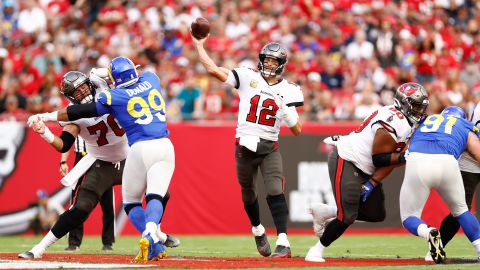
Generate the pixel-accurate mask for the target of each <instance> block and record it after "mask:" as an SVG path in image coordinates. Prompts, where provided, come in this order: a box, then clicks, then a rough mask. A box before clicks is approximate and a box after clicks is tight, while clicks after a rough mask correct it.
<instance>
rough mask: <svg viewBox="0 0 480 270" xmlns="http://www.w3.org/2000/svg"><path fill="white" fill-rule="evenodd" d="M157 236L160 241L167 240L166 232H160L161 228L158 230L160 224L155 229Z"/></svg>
mask: <svg viewBox="0 0 480 270" xmlns="http://www.w3.org/2000/svg"><path fill="white" fill-rule="evenodd" d="M157 237H158V239H159V240H160V242H161V243H165V241H167V234H166V233H164V232H162V230H160V225H159V226H158V229H157Z"/></svg>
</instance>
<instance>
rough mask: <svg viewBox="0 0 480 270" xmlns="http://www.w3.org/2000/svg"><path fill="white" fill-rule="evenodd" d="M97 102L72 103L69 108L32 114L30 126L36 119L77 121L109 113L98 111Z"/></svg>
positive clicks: (44, 120)
mask: <svg viewBox="0 0 480 270" xmlns="http://www.w3.org/2000/svg"><path fill="white" fill-rule="evenodd" d="M96 104H97V103H96V102H92V103H87V104H75V105H70V106H68V107H67V108H63V109H60V110H58V111H55V112H50V113H40V114H35V115H32V116H30V117H29V118H28V120H27V124H28V126H32V124H33V123H34V122H36V121H42V122H57V121H75V120H78V119H81V118H90V117H97V116H100V115H104V114H106V113H108V111H106V110H105V111H103V110H102V112H100V113H99V112H98V111H97V106H96Z"/></svg>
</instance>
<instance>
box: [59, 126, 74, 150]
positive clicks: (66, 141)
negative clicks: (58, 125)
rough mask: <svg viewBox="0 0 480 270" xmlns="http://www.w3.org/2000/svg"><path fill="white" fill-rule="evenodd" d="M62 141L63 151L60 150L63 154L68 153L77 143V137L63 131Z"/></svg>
mask: <svg viewBox="0 0 480 270" xmlns="http://www.w3.org/2000/svg"><path fill="white" fill-rule="evenodd" d="M60 139H61V140H62V141H63V147H62V150H60V152H62V153H66V152H68V150H70V148H71V147H72V145H73V143H74V142H75V137H74V136H73V135H72V134H71V133H70V132H68V131H62V134H61V135H60Z"/></svg>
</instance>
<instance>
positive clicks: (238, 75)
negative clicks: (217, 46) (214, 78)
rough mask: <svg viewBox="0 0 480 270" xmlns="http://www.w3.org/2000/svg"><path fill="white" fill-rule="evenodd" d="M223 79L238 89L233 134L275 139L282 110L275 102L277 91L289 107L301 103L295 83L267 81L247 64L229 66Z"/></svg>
mask: <svg viewBox="0 0 480 270" xmlns="http://www.w3.org/2000/svg"><path fill="white" fill-rule="evenodd" d="M226 83H227V84H229V85H231V86H233V87H235V88H236V89H238V95H239V97H240V104H239V108H238V125H237V130H236V133H237V134H236V137H237V138H239V137H242V136H248V135H251V136H257V137H260V138H262V139H265V140H269V141H277V140H278V134H279V132H280V124H281V119H282V111H281V110H279V107H278V105H277V104H276V102H275V98H278V97H277V94H278V95H280V96H281V97H282V99H283V102H284V103H285V104H286V105H287V106H288V107H289V108H290V109H292V110H295V107H298V106H302V105H303V93H302V91H301V90H300V87H299V86H298V85H296V84H293V83H290V82H288V81H287V80H284V79H282V80H280V81H279V82H278V83H276V84H271V85H270V84H268V83H267V81H265V79H264V78H263V77H262V75H261V74H260V72H258V71H256V70H253V69H250V68H243V67H242V68H235V69H233V70H232V71H231V73H230V74H229V76H228V79H227V81H226Z"/></svg>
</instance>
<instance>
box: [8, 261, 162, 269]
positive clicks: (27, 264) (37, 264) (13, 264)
mask: <svg viewBox="0 0 480 270" xmlns="http://www.w3.org/2000/svg"><path fill="white" fill-rule="evenodd" d="M153 266H154V265H148V264H133V263H132V264H119V263H112V264H105V263H70V262H50V261H17V260H0V269H61V268H63V269H74V268H75V269H112V268H113V269H115V268H140V267H153Z"/></svg>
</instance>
